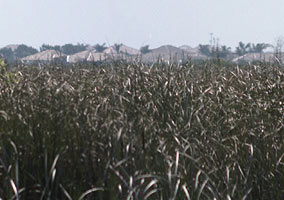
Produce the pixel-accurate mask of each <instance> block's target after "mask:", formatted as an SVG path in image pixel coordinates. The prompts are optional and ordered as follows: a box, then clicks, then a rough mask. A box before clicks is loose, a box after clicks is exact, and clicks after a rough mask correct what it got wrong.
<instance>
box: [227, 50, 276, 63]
mask: <svg viewBox="0 0 284 200" xmlns="http://www.w3.org/2000/svg"><path fill="white" fill-rule="evenodd" d="M254 61H265V62H275V61H276V57H275V54H274V53H271V52H270V53H269V52H267V53H262V54H260V53H247V54H245V55H243V56H239V57H237V58H234V59H233V60H232V62H235V63H243V62H254Z"/></svg>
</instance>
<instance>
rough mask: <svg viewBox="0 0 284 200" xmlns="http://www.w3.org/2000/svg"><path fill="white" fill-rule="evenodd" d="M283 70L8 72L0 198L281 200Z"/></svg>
mask: <svg viewBox="0 0 284 200" xmlns="http://www.w3.org/2000/svg"><path fill="white" fill-rule="evenodd" d="M283 134H284V69H283V68H281V67H279V66H276V65H275V66H273V65H269V64H259V65H244V66H233V65H230V64H222V63H214V62H208V63H200V64H196V65H194V64H191V63H188V64H184V65H169V64H165V63H156V64H154V65H151V66H148V65H147V66H145V65H143V64H138V63H132V64H126V63H119V62H117V63H113V64H106V65H101V66H93V67H90V66H88V67H84V66H77V67H73V68H72V67H70V68H68V69H63V68H61V67H60V66H48V67H43V68H42V69H38V68H36V67H26V68H19V69H17V70H13V71H7V70H6V69H5V67H3V66H2V68H1V72H0V199H1V198H2V199H52V200H53V199H99V200H102V199H110V200H116V199H129V200H132V199H133V200H134V199H135V200H138V199H139V200H140V199H153V200H156V199H163V200H174V199H192V200H199V199H206V200H207V199H208V200H209V199H216V200H223V199H224V200H225V199H226V200H230V199H249V200H255V199H273V200H283V199H284V161H283V156H284V146H283V144H284V138H283Z"/></svg>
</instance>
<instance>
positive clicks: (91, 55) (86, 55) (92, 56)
mask: <svg viewBox="0 0 284 200" xmlns="http://www.w3.org/2000/svg"><path fill="white" fill-rule="evenodd" d="M106 59H107V55H106V54H105V53H98V52H96V51H95V50H86V51H82V52H79V53H76V54H73V55H70V56H67V62H69V63H77V62H84V61H87V62H98V61H104V60H106Z"/></svg>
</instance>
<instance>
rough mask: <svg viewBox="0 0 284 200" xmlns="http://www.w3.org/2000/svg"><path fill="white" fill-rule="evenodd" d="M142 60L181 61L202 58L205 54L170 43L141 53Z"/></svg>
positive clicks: (204, 57)
mask: <svg viewBox="0 0 284 200" xmlns="http://www.w3.org/2000/svg"><path fill="white" fill-rule="evenodd" d="M141 57H142V62H156V61H157V60H158V59H160V60H163V61H165V62H176V63H178V62H181V61H186V60H188V59H193V60H203V59H206V58H207V57H206V56H203V55H200V54H199V53H198V51H196V50H195V51H194V52H190V51H188V50H185V49H181V48H178V47H175V46H172V45H163V46H161V47H158V48H155V49H151V52H149V53H146V54H143V55H142V56H141Z"/></svg>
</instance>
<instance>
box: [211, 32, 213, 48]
mask: <svg viewBox="0 0 284 200" xmlns="http://www.w3.org/2000/svg"><path fill="white" fill-rule="evenodd" d="M210 45H211V46H212V45H213V33H210Z"/></svg>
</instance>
